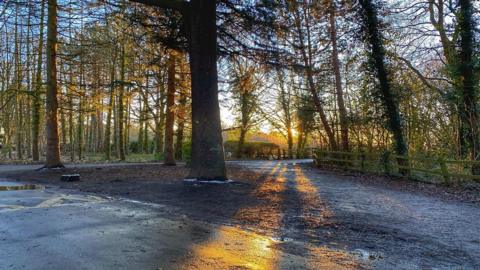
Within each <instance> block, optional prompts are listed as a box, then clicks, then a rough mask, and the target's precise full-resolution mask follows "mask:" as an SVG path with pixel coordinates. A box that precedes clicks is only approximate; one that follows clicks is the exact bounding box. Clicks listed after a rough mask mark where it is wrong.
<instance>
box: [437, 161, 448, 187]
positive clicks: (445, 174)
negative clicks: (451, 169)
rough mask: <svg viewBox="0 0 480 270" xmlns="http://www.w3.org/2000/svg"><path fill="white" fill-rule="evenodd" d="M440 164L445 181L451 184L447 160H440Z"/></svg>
mask: <svg viewBox="0 0 480 270" xmlns="http://www.w3.org/2000/svg"><path fill="white" fill-rule="evenodd" d="M438 163H439V164H440V170H441V171H442V176H443V181H445V184H449V183H450V174H449V173H448V167H447V164H446V163H445V160H444V159H443V158H439V159H438Z"/></svg>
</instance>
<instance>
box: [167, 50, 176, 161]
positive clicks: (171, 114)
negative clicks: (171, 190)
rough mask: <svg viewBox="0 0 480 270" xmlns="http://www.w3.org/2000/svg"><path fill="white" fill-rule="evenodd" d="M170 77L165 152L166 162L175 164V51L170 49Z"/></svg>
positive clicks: (168, 80) (168, 79)
mask: <svg viewBox="0 0 480 270" xmlns="http://www.w3.org/2000/svg"><path fill="white" fill-rule="evenodd" d="M168 57H169V58H168V64H167V65H168V67H167V68H168V78H167V112H166V114H167V118H166V121H165V152H164V164H165V165H170V166H174V165H176V164H175V152H174V148H173V126H174V124H175V111H174V107H175V75H176V72H175V66H176V63H175V62H176V56H175V52H173V51H170V53H169V56H168Z"/></svg>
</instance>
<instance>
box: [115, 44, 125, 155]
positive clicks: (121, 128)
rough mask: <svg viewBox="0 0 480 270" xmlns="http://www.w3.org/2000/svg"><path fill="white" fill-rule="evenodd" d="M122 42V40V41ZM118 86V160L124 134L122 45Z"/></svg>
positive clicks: (123, 148) (122, 148) (123, 142)
mask: <svg viewBox="0 0 480 270" xmlns="http://www.w3.org/2000/svg"><path fill="white" fill-rule="evenodd" d="M122 42H123V41H122ZM120 61H121V64H120V83H121V84H120V88H119V93H118V104H117V110H118V113H117V115H118V119H117V126H118V134H117V135H118V145H117V147H118V156H119V158H120V160H122V161H123V160H125V135H124V126H125V119H124V118H125V116H124V111H125V108H124V93H125V65H126V63H125V62H126V56H125V46H124V45H122V49H121V56H120Z"/></svg>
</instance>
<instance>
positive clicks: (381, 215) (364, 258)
mask: <svg viewBox="0 0 480 270" xmlns="http://www.w3.org/2000/svg"><path fill="white" fill-rule="evenodd" d="M302 162H304V161H289V162H277V161H264V162H262V161H247V162H235V163H236V164H239V165H242V166H247V167H249V168H250V169H253V170H255V171H258V172H261V173H263V174H270V175H272V176H273V179H274V180H273V182H264V183H262V184H261V185H259V186H257V187H256V189H255V190H254V191H253V192H254V193H255V192H258V193H261V194H265V193H267V194H270V197H269V199H270V200H269V204H268V205H260V206H259V205H254V206H250V207H249V206H245V207H243V208H240V209H238V211H237V212H236V213H235V215H234V216H233V218H232V220H249V219H252V220H255V219H257V220H258V219H260V220H258V222H260V225H261V222H262V219H264V220H263V221H264V222H265V223H267V224H266V225H265V226H259V227H261V228H262V229H258V230H256V229H255V227H253V228H252V227H249V228H248V229H245V228H243V229H242V227H239V226H235V222H232V223H231V224H229V223H226V224H218V223H208V222H201V221H195V220H192V219H190V218H189V217H187V216H185V215H182V214H181V213H179V212H177V210H176V209H172V207H170V206H166V205H161V204H152V203H145V202H138V201H132V200H127V199H119V198H116V199H112V198H109V197H105V196H100V195H92V194H85V193H79V192H74V191H71V190H69V191H67V190H62V189H57V188H47V189H41V188H40V189H26V190H5V191H0V269H369V268H374V269H480V255H479V254H480V230H479V229H478V227H479V225H480V224H479V223H480V222H479V221H480V211H479V208H478V207H477V206H473V205H469V204H463V203H454V202H444V201H440V200H438V199H436V198H431V197H427V196H423V195H418V194H411V193H409V192H399V191H393V190H389V189H385V188H381V187H373V186H364V185H361V184H358V183H355V182H351V181H342V180H341V179H338V178H336V177H335V176H332V175H329V174H323V173H321V172H319V171H316V170H308V169H305V166H302V164H301V163H302ZM95 166H98V165H95ZM233 180H237V179H233ZM240 181H241V180H240ZM9 185H12V184H11V183H6V182H4V183H3V186H9ZM0 186H2V183H1V182H0ZM285 203H289V204H294V205H293V206H291V205H290V207H285ZM218 207H221V206H218ZM259 217H260V218H259ZM265 228H267V229H265Z"/></svg>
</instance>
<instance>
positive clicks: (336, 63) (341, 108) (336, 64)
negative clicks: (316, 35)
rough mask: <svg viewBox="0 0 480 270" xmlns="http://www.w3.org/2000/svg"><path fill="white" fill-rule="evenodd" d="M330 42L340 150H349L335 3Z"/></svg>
mask: <svg viewBox="0 0 480 270" xmlns="http://www.w3.org/2000/svg"><path fill="white" fill-rule="evenodd" d="M330 5H331V6H330V16H329V21H330V42H331V44H332V66H333V72H334V74H335V89H336V94H337V104H338V112H339V116H340V133H341V138H342V150H343V151H348V150H349V145H348V144H349V141H348V122H347V121H348V120H347V110H346V109H345V102H344V100H343V89H342V77H341V76H340V60H339V59H338V46H337V27H336V25H335V16H336V14H335V13H336V10H335V3H334V2H333V1H331V2H330Z"/></svg>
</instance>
